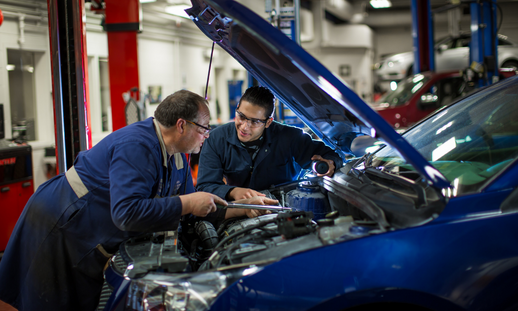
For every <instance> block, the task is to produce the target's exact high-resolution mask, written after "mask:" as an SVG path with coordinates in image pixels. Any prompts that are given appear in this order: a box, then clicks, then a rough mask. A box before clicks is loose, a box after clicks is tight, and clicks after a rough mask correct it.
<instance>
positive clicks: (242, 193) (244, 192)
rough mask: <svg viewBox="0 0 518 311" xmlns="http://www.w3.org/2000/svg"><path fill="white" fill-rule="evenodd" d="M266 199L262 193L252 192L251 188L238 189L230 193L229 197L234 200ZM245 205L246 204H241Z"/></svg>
mask: <svg viewBox="0 0 518 311" xmlns="http://www.w3.org/2000/svg"><path fill="white" fill-rule="evenodd" d="M256 196H260V197H264V196H265V195H264V194H263V193H261V192H257V191H255V190H252V189H250V188H240V187H236V188H234V189H232V190H230V192H229V193H228V197H229V198H231V199H233V200H241V199H249V198H251V197H256ZM241 203H244V202H241Z"/></svg>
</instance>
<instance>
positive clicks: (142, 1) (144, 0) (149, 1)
mask: <svg viewBox="0 0 518 311" xmlns="http://www.w3.org/2000/svg"><path fill="white" fill-rule="evenodd" d="M151 2H156V0H140V3H151Z"/></svg>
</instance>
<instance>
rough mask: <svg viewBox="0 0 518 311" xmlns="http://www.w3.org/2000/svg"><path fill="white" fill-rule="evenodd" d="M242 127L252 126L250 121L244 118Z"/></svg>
mask: <svg viewBox="0 0 518 311" xmlns="http://www.w3.org/2000/svg"><path fill="white" fill-rule="evenodd" d="M243 127H248V128H251V127H252V121H250V120H245V122H243Z"/></svg>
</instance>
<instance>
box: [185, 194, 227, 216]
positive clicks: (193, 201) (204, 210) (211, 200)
mask: <svg viewBox="0 0 518 311" xmlns="http://www.w3.org/2000/svg"><path fill="white" fill-rule="evenodd" d="M180 200H181V201H182V215H185V214H193V215H194V216H199V217H205V216H207V215H208V214H209V213H212V212H215V211H216V204H219V205H223V206H227V205H228V204H227V201H225V200H223V199H222V198H220V197H218V196H217V195H214V194H211V193H208V192H201V191H200V192H194V193H191V194H186V195H181V196H180Z"/></svg>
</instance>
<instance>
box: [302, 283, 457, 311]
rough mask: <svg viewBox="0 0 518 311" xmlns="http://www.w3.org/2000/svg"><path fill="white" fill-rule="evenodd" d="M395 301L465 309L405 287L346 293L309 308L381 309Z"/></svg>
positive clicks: (313, 310)
mask: <svg viewBox="0 0 518 311" xmlns="http://www.w3.org/2000/svg"><path fill="white" fill-rule="evenodd" d="M395 303H397V304H402V305H411V306H412V307H420V308H423V309H424V310H437V311H439V310H440V311H463V310H464V309H463V308H461V307H459V306H457V305H455V304H454V303H452V302H451V301H448V300H446V299H444V298H441V297H437V296H434V295H430V294H428V293H423V292H419V291H414V290H408V289H403V288H379V289H371V290H366V291H357V292H351V293H346V294H343V295H340V296H338V297H334V298H332V299H329V300H327V301H324V302H323V303H321V304H319V305H317V306H314V307H313V308H311V309H309V310H311V311H316V310H348V309H350V308H354V310H355V311H357V310H358V311H359V310H363V307H365V310H374V308H373V307H374V306H376V307H377V308H379V309H380V310H381V308H386V305H385V304H391V305H393V304H395ZM412 309H414V308H412ZM414 310H415V309H414ZM417 310H419V309H417Z"/></svg>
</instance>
